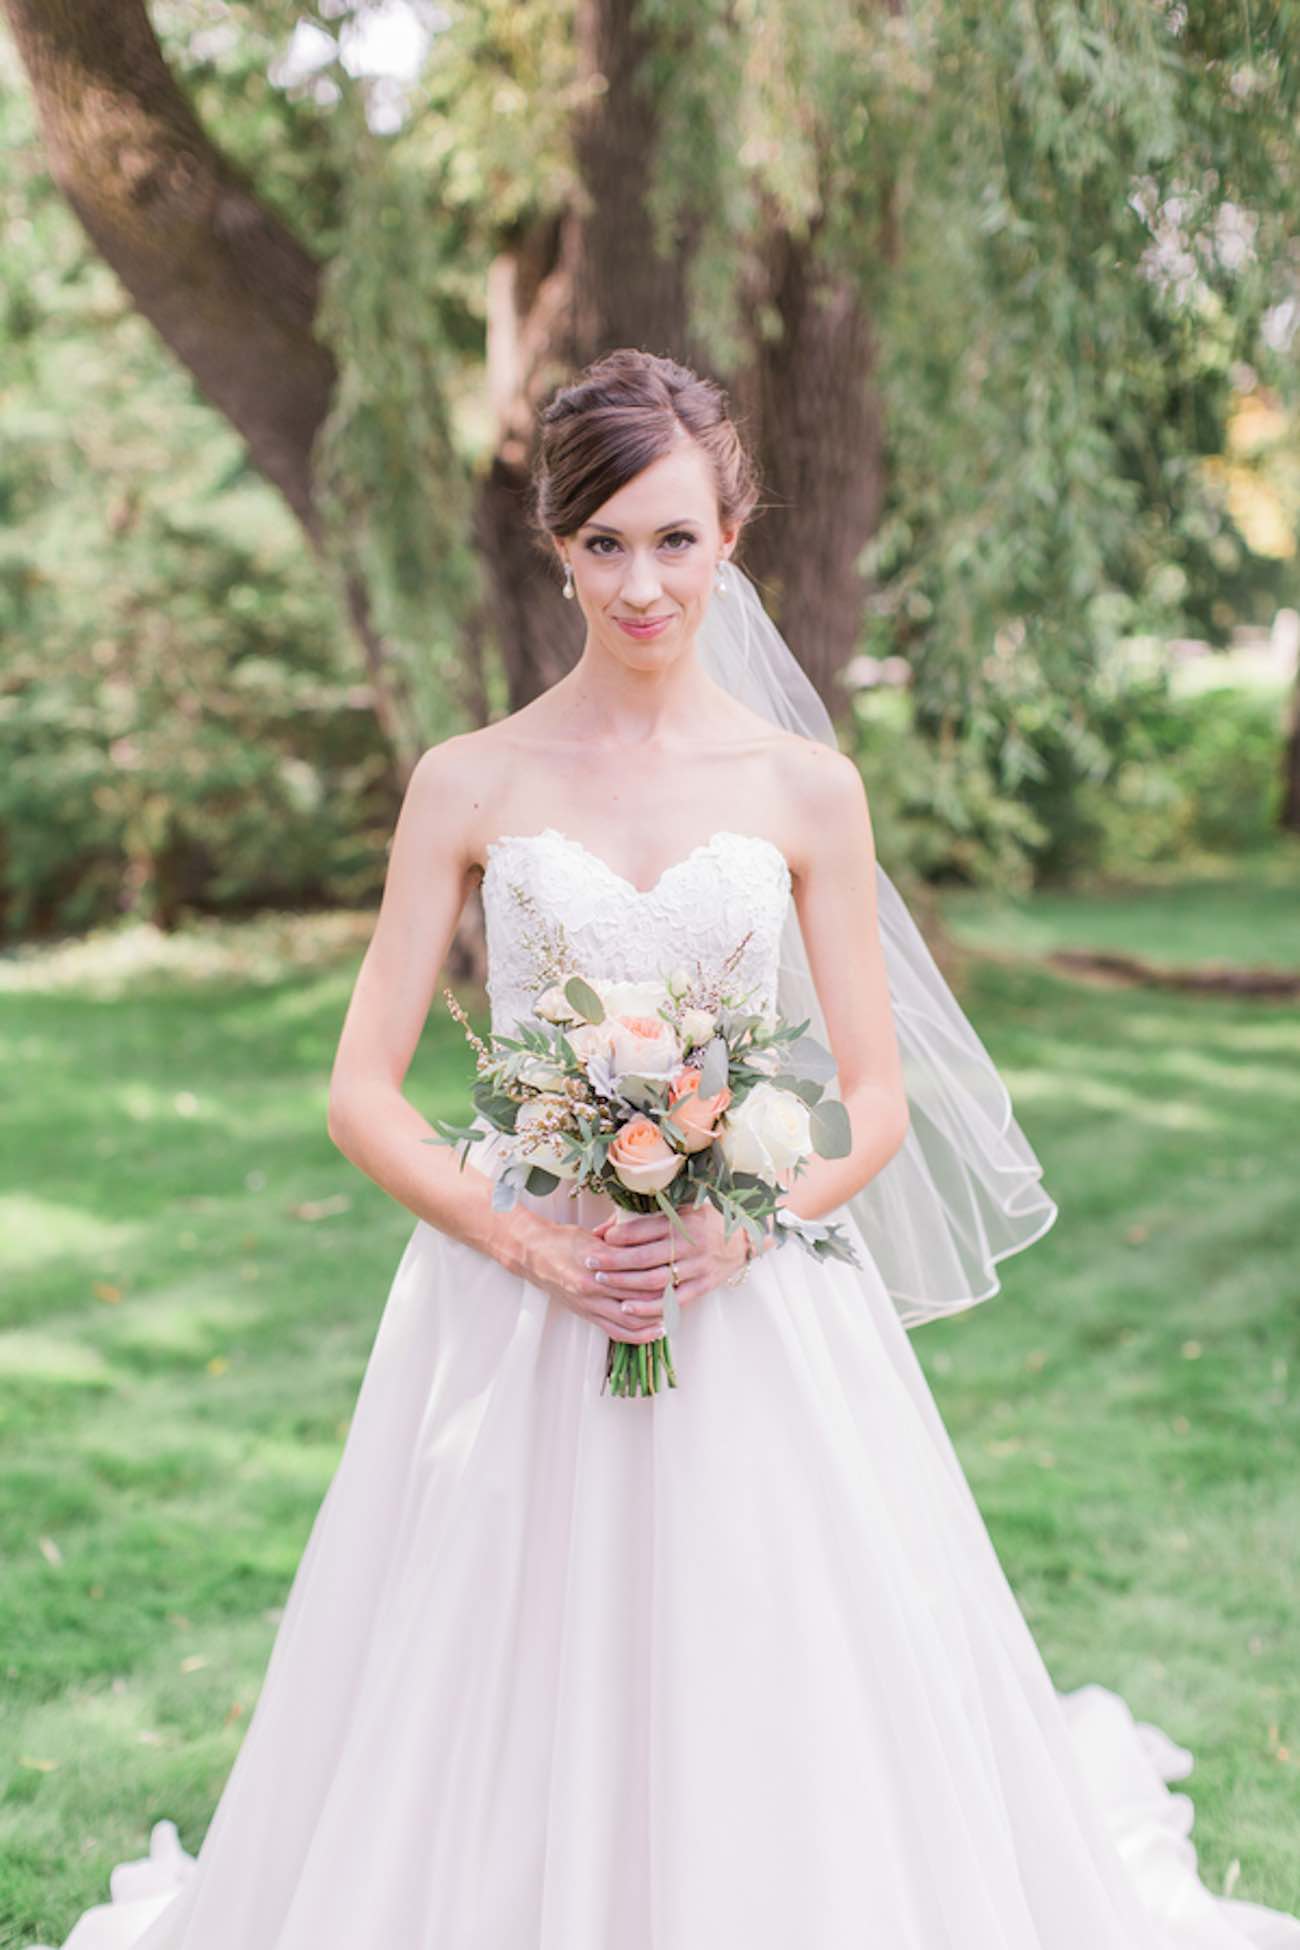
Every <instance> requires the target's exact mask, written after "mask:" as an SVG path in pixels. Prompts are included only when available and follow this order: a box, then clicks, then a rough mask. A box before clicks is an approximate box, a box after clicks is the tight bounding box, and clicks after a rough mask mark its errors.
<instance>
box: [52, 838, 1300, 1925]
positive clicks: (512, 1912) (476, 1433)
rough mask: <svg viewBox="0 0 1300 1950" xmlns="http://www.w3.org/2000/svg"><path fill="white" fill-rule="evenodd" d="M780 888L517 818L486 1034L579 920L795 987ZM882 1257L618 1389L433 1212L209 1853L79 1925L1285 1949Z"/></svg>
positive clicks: (752, 1310)
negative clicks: (781, 943)
mask: <svg viewBox="0 0 1300 1950" xmlns="http://www.w3.org/2000/svg"><path fill="white" fill-rule="evenodd" d="M790 897H791V885H790V873H789V868H788V866H787V863H786V861H785V859H784V858H783V856H782V855H781V853H780V852H779V851H778V849H777V848H776V847H775V846H774V845H773V844H772V843H771V842H770V841H768V840H765V839H760V838H758V837H756V836H754V835H749V834H742V833H735V832H718V833H715V834H714V835H713V836H712V838H710V839H709V840H707V841H705V842H704V843H703V844H701V845H700V846H697V847H695V848H694V849H693V850H692V851H691V852H690V853H689V854H688V855H687V856H686V857H684V858H683V859H681V860H678V861H676V862H675V863H674V864H673V865H672V866H670V867H669V868H668V869H667V871H666V872H665V873H664V874H663V875H661V877H660V879H659V880H658V882H657V883H656V885H655V886H654V887H653V888H650V889H648V890H645V891H641V890H638V889H637V888H636V887H634V886H633V885H632V884H631V882H629V881H627V880H626V879H624V878H623V877H622V876H621V875H619V874H617V873H616V872H614V870H613V869H612V868H611V867H609V866H608V865H607V864H606V863H605V862H603V861H602V860H600V859H598V858H597V857H596V856H595V855H594V854H593V853H591V852H590V850H589V849H587V848H586V847H585V846H583V845H581V844H580V843H579V842H577V841H575V840H573V839H571V838H568V837H567V836H566V835H564V834H563V833H561V832H558V831H557V830H556V829H554V828H546V829H545V830H543V831H542V832H540V833H531V834H515V835H507V836H503V837H502V838H500V839H498V840H497V841H496V842H495V843H494V845H493V847H492V849H491V852H490V857H489V862H488V870H487V874H486V876H485V881H484V888H483V898H484V906H485V913H486V920H487V929H488V953H489V970H490V982H489V996H490V1000H491V1004H492V1016H493V1024H494V1027H496V1028H498V1029H503V1030H508V1028H509V1026H510V1025H511V1024H512V1023H513V1022H514V1021H515V1020H517V1019H518V1018H519V1017H520V1016H521V1015H522V1014H524V1013H525V1012H526V1011H527V1009H528V1005H529V998H530V996H531V995H533V994H535V993H536V988H537V982H536V969H535V963H534V960H533V954H534V951H535V949H536V947H537V946H538V944H539V942H540V941H541V940H542V939H543V938H544V937H545V936H546V934H547V933H548V932H549V931H550V930H553V929H554V928H555V927H556V926H557V925H558V924H562V925H563V927H564V928H565V929H566V930H567V933H568V935H569V938H570V940H571V942H572V943H573V945H574V947H575V948H576V949H577V950H578V951H579V953H580V954H581V956H582V959H583V962H584V965H585V966H586V967H587V968H588V969H590V970H591V971H592V972H593V973H596V974H603V975H608V976H611V977H627V978H635V977H646V976H650V975H654V974H658V973H659V972H661V971H663V970H665V969H667V968H669V967H671V966H673V965H675V964H677V963H680V962H688V963H693V962H694V961H695V960H696V958H697V957H698V958H700V959H701V960H703V961H705V962H706V965H707V963H708V961H709V959H710V958H711V957H716V958H717V959H719V960H720V959H721V958H722V957H723V956H724V955H725V954H727V953H728V952H729V951H730V949H731V948H732V946H733V944H734V943H735V942H736V941H737V940H738V939H739V938H740V937H741V936H743V935H744V934H745V933H746V932H747V931H748V933H749V942H748V945H747V948H746V950H745V959H744V961H743V962H742V964H741V969H742V974H743V975H744V976H745V977H746V978H747V979H748V980H751V981H754V982H757V983H758V984H759V989H760V993H763V991H764V986H765V985H766V992H765V997H764V999H765V1002H766V1003H767V1004H769V1005H770V1004H774V1001H775V992H774V986H773V984H774V970H775V963H776V951H777V943H778V938H779V934H780V929H781V923H782V920H783V917H784V915H785V912H786V904H787V902H788V901H789V899H790ZM495 1142H496V1140H495V1138H494V1137H493V1136H491V1135H487V1136H485V1138H484V1139H483V1141H482V1146H481V1148H479V1147H476V1151H475V1154H474V1155H475V1157H476V1158H477V1159H478V1161H479V1162H480V1163H486V1162H487V1160H488V1158H489V1155H490V1152H491V1147H492V1145H493V1144H494V1143H495ZM471 1168H472V1166H469V1165H467V1166H466V1169H467V1170H468V1169H471ZM530 1203H531V1204H532V1205H533V1206H534V1208H535V1209H537V1210H539V1211H545V1212H549V1213H550V1214H552V1215H553V1216H554V1218H555V1219H556V1220H558V1221H559V1222H560V1223H561V1224H565V1223H578V1224H584V1225H589V1224H592V1223H594V1222H596V1221H597V1220H598V1219H600V1218H601V1217H603V1216H604V1215H605V1214H606V1213H607V1212H608V1211H609V1209H610V1207H609V1204H608V1202H607V1201H606V1200H604V1199H597V1198H596V1197H595V1196H594V1195H592V1194H591V1193H588V1192H583V1193H581V1194H580V1195H579V1196H578V1198H577V1199H576V1200H575V1199H573V1198H572V1197H571V1196H570V1194H569V1191H568V1189H567V1188H566V1187H564V1186H561V1187H560V1188H559V1189H558V1190H557V1191H555V1192H553V1193H551V1194H549V1195H548V1196H547V1197H546V1198H544V1199H530ZM828 1216H832V1217H834V1216H842V1213H841V1214H831V1215H828ZM854 1234H855V1239H856V1241H857V1243H858V1244H859V1245H860V1246H861V1234H860V1233H859V1232H858V1231H857V1229H856V1227H855V1228H854ZM863 1257H864V1259H865V1260H866V1262H867V1270H866V1272H865V1273H864V1272H863V1271H861V1270H860V1269H857V1268H854V1267H852V1266H849V1265H848V1264H846V1263H844V1262H841V1261H816V1260H814V1259H812V1258H811V1256H809V1255H808V1254H807V1253H806V1252H805V1251H804V1250H803V1248H801V1247H800V1246H799V1245H797V1244H796V1243H794V1242H793V1241H791V1242H788V1243H787V1244H785V1245H784V1246H782V1247H781V1248H780V1250H778V1251H776V1252H773V1253H771V1254H770V1255H768V1256H767V1257H766V1258H764V1259H762V1260H761V1261H759V1262H757V1263H756V1264H755V1265H754V1267H753V1269H752V1270H751V1272H750V1274H749V1277H748V1279H747V1280H746V1281H745V1282H744V1283H743V1284H741V1285H739V1286H737V1287H734V1288H729V1287H727V1286H725V1285H724V1286H720V1287H718V1288H715V1289H714V1291H713V1292H711V1293H709V1294H707V1295H706V1296H705V1297H704V1298H703V1299H701V1300H699V1301H698V1302H696V1303H695V1304H694V1305H692V1306H689V1307H687V1308H686V1309H685V1310H684V1312H683V1313H682V1316H681V1320H680V1322H679V1325H678V1328H677V1331H676V1333H675V1335H674V1337H673V1354H674V1362H675V1367H676V1372H677V1380H678V1386H677V1387H676V1388H675V1389H666V1390H664V1391H663V1392H661V1393H660V1394H658V1395H657V1396H653V1397H641V1398H631V1399H628V1398H623V1397H616V1396H613V1395H611V1394H609V1393H607V1392H602V1388H601V1382H602V1376H603V1372H604V1366H605V1357H606V1348H607V1339H606V1336H605V1334H604V1333H603V1331H602V1330H600V1329H598V1328H596V1327H595V1326H593V1325H592V1324H591V1323H590V1322H588V1321H585V1320H582V1319H580V1318H579V1317H578V1316H577V1315H576V1314H574V1313H572V1312H570V1311H569V1310H568V1309H566V1308H564V1307H563V1306H561V1305H559V1304H558V1303H556V1302H553V1301H551V1300H550V1299H548V1297H547V1296H546V1295H545V1294H544V1293H543V1292H542V1291H541V1290H540V1289H539V1288H537V1287H535V1286H533V1285H531V1284H530V1283H529V1282H527V1281H526V1280H524V1279H521V1278H519V1277H516V1276H515V1275H513V1274H511V1273H509V1272H507V1271H506V1270H505V1269H504V1268H503V1267H502V1266H501V1265H500V1264H498V1262H497V1261H495V1260H493V1259H491V1258H489V1257H487V1256H485V1255H483V1254H481V1253H479V1252H477V1251H475V1250H474V1249H472V1248H470V1247H468V1246H465V1245H463V1244H461V1243H460V1242H459V1241H457V1240H454V1239H452V1238H451V1237H449V1236H447V1235H445V1234H443V1233H441V1232H440V1231H438V1230H437V1229H436V1228H435V1227H433V1226H430V1225H427V1224H425V1223H424V1222H419V1223H417V1224H416V1226H415V1229H414V1231H413V1233H412V1234H411V1237H410V1240H409V1243H408V1245H407V1247H406V1250H405V1252H404V1254H403V1256H402V1259H401V1262H400V1264H399V1266H398V1268H397V1271H396V1275H395V1277H394V1280H393V1284H392V1288H391V1291H390V1293H389V1296H388V1300H387V1304H386V1306H385V1308H384V1312H383V1316H382V1319H381V1320H380V1323H379V1327H378V1331H377V1334H376V1337H375V1341H374V1345H373V1348H372V1351H371V1354H370V1358H369V1362H368V1365H367V1368H366V1371H365V1376H364V1379H363V1382H362V1385H361V1389H360V1393H359V1396H358V1399H357V1403H356V1409H355V1413H354V1415H353V1418H352V1421H351V1424H350V1427H349V1431H348V1435H347V1440H346V1443H345V1445H344V1449H343V1454H342V1457H341V1459H340V1461H339V1465H338V1468H337V1471H336V1473H335V1475H334V1478H333V1480H332V1482H331V1483H330V1486H329V1489H328V1491H327V1493H326V1495H325V1497H324V1499H323V1501H322V1503H321V1506H320V1509H319V1511H318V1513H317V1516H316V1520H315V1523H314V1526H313V1528H312V1531H311V1535H310V1538H309V1540H308V1543H307V1546H306V1549H305V1551H304V1553H303V1556H302V1559H301V1562H300V1565H299V1568H298V1571H297V1574H296V1576H295V1578H294V1581H293V1584H292V1587H291V1590H290V1592H289V1595H288V1600H287V1604H286V1607H285V1611H284V1614H283V1618H282V1621H281V1623H280V1627H279V1631H278V1635H277V1637H276V1641H275V1644H274V1647H273V1650H272V1653H271V1657H270V1661H269V1664H268V1666H267V1669H266V1673H265V1677H264V1681H263V1685H262V1689H261V1693H260V1697H259V1700H258V1703H257V1707H256V1710H255V1712H254V1714H253V1716H252V1719H251V1721H250V1724H249V1727H248V1730H247V1732H246V1734H245V1737H244V1741H243V1744H242V1746H241V1748H240V1751H239V1753H238V1756H237V1758H236V1761H235V1765H234V1767H233V1769H232V1771H231V1773H230V1776H229V1778H228V1780H227V1783H226V1786H225V1790H224V1793H223V1795H222V1797H221V1800H220V1802H219V1804H218V1806H217V1809H216V1812H215V1814H214V1816H213V1818H212V1821H211V1823H210V1824H209V1827H208V1830H207V1833H206V1836H205V1837H204V1840H203V1843H202V1847H201V1849H200V1851H199V1853H198V1856H197V1857H192V1856H190V1855H188V1854H186V1853H185V1851H184V1850H183V1849H182V1848H181V1847H180V1844H179V1839H178V1836H177V1832H176V1829H175V1827H174V1825H173V1824H172V1823H170V1822H167V1821H160V1822H158V1823H157V1824H156V1825H155V1827H154V1830H153V1837H152V1846H151V1850H150V1853H149V1854H148V1855H147V1856H144V1857H141V1858H139V1859H137V1860H134V1861H131V1862H125V1863H122V1864H120V1865H119V1866H118V1868H117V1869H116V1870H115V1871H114V1872H113V1877H112V1882H111V1890H112V1901H111V1902H108V1903H104V1904H100V1905H98V1906H97V1907H96V1908H94V1909H93V1910H90V1911H88V1912H86V1914H85V1915H84V1916H83V1917H82V1918H81V1920H80V1922H79V1923H78V1924H77V1925H76V1927H75V1929H74V1930H73V1932H72V1935H71V1937H70V1938H69V1939H68V1940H67V1950H122V1946H126V1945H131V1946H133V1950H1243V1946H1248V1945H1249V1946H1255V1950H1298V1947H1300V1920H1297V1919H1296V1918H1294V1917H1291V1916H1287V1915H1284V1914H1283V1913H1282V1912H1280V1911H1276V1910H1271V1909H1266V1908H1264V1907H1262V1906H1260V1905H1257V1904H1253V1903H1250V1902H1246V1901H1241V1900H1234V1899H1232V1898H1230V1897H1226V1896H1222V1895H1217V1894H1214V1893H1212V1892H1210V1891H1209V1890H1207V1889H1206V1888H1205V1887H1204V1885H1203V1884H1202V1882H1201V1880H1200V1878H1199V1876H1198V1873H1197V1866H1196V1854H1195V1850H1194V1848H1193V1845H1192V1842H1191V1839H1190V1829H1191V1826H1192V1814H1193V1807H1192V1802H1191V1800H1190V1799H1189V1797H1188V1796H1187V1795H1186V1794H1184V1793H1176V1792H1173V1791H1172V1790H1171V1789H1170V1787H1169V1786H1168V1782H1170V1781H1171V1780H1175V1779H1178V1778H1180V1777H1181V1776H1183V1775H1185V1774H1186V1773H1187V1772H1188V1770H1189V1768H1190V1766H1191V1760H1192V1757H1191V1755H1190V1754H1189V1753H1187V1752H1186V1751H1185V1750H1184V1749H1182V1748H1181V1747H1179V1746H1177V1745H1176V1744H1174V1742H1173V1741H1171V1740H1170V1739H1169V1738H1168V1737H1166V1735H1165V1734H1164V1733H1163V1732H1161V1731H1160V1730H1159V1729H1158V1728H1156V1727H1153V1726H1149V1725H1144V1724H1141V1723H1135V1722H1134V1720H1133V1718H1132V1717H1131V1715H1130V1713H1129V1710H1128V1708H1127V1706H1126V1705H1125V1703H1124V1701H1123V1700H1122V1699H1121V1698H1120V1697H1119V1696H1118V1695H1117V1694H1115V1693H1113V1692H1110V1691H1108V1690H1106V1689H1105V1688H1103V1687H1101V1686H1096V1685H1088V1686H1083V1687H1081V1688H1079V1689H1078V1690H1076V1691H1074V1692H1071V1693H1066V1694H1058V1693H1057V1692H1056V1690H1055V1689H1054V1687H1053V1684H1052V1681H1051V1679H1050V1678H1049V1676H1048V1673H1047V1670H1046V1668H1045V1666H1044V1664H1043V1662H1042V1658H1041V1655H1040V1654H1039V1652H1038V1650H1037V1648H1036V1646H1035V1643H1034V1640H1033V1638H1032V1636H1031V1634H1030V1632H1029V1629H1028V1627H1027V1625H1026V1623H1025V1620H1024V1617H1023V1615H1022V1613H1021V1611H1020V1609H1019V1607H1018V1605H1017V1603H1016V1599H1015V1596H1014V1594H1013V1592H1012V1590H1011V1588H1010V1586H1009V1584H1008V1583H1007V1580H1006V1577H1005V1575H1004V1573H1003V1571H1002V1569H1001V1566H1000V1563H999V1560H998V1558H997V1556H996V1555H995V1553H994V1550H993V1546H992V1544H991V1542H990V1539H989V1536H988V1533H987V1531H986V1529H985V1526H984V1523H983V1520H982V1518H981V1516H980V1513H979V1510H978V1508H977V1506H976V1504H975V1502H974V1500H973V1498H972V1496H971V1493H970V1490H969V1487H968V1485H967V1483H966V1480H965V1477H964V1475H963V1473H962V1470H961V1467H960V1465H959V1462H958V1459H957V1455H956V1452H955V1450H954V1449H953V1446H952V1444H951V1442H950V1440H949V1438H948V1435H947V1433H946V1431H945V1429H944V1426H943V1424H942V1422H941V1420H940V1417H939V1414H938V1411H937V1409H936V1406H935V1404H934V1401H933V1398H932V1396H931V1394H930V1392H929V1389H928V1387H927V1384H926V1382H925V1379H924V1377H923V1374H922V1370H921V1368H920V1366H919V1365H918V1362H917V1359H916V1356H915V1354H914V1352H913V1350H912V1346H911V1344H910V1341H909V1337H908V1333H907V1331H906V1330H905V1329H904V1327H903V1326H902V1325H901V1324H900V1321H899V1319H898V1315H897V1312H896V1309H895V1307H894V1305H893V1303H892V1301H891V1299H890V1298H889V1295H888V1294H887V1292H886V1291H885V1289H884V1286H883V1284H882V1282H881V1281H880V1278H879V1275H878V1273H877V1272H876V1269H875V1266H874V1263H873V1262H871V1261H870V1259H869V1257H868V1255H867V1254H866V1251H865V1248H863ZM1296 1839H1297V1845H1298V1846H1300V1832H1298V1833H1297V1838H1296Z"/></svg>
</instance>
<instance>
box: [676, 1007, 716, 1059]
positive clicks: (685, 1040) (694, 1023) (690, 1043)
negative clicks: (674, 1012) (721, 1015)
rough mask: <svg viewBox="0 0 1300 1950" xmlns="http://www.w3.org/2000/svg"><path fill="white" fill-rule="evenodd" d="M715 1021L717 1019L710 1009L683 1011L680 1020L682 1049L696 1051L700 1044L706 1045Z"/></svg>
mask: <svg viewBox="0 0 1300 1950" xmlns="http://www.w3.org/2000/svg"><path fill="white" fill-rule="evenodd" d="M716 1021H717V1017H716V1016H715V1015H714V1013H713V1011H712V1010H711V1009H684V1010H683V1011H682V1020H681V1032H682V1044H683V1047H684V1048H686V1049H698V1047H699V1045H700V1044H701V1043H707V1042H708V1040H709V1038H710V1036H711V1035H712V1034H713V1026H714V1024H715V1023H716Z"/></svg>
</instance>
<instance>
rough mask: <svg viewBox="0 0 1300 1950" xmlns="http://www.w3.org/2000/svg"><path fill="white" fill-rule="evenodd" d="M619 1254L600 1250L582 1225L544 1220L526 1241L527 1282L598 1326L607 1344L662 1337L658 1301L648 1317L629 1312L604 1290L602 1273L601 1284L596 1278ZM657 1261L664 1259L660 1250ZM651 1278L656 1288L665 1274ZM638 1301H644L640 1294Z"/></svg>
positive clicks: (605, 1281) (609, 1290)
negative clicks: (528, 1246)
mask: <svg viewBox="0 0 1300 1950" xmlns="http://www.w3.org/2000/svg"><path fill="white" fill-rule="evenodd" d="M665 1223H666V1222H665ZM642 1250H643V1251H644V1248H643V1249H642ZM624 1251H625V1249H623V1248H618V1247H606V1244H605V1241H604V1239H603V1238H602V1237H601V1236H600V1232H599V1230H598V1229H597V1230H594V1231H589V1230H588V1228H587V1227H586V1226H579V1225H560V1224H558V1223H555V1222H554V1221H548V1222H547V1223H546V1224H545V1225H544V1226H543V1227H542V1228H541V1229H540V1230H539V1232H538V1234H537V1237H536V1238H535V1239H534V1240H533V1241H532V1242H531V1245H530V1250H529V1257H528V1278H529V1279H530V1280H531V1281H532V1282H533V1284H534V1285H535V1286H539V1287H541V1289H542V1291H543V1292H544V1293H547V1294H549V1295H550V1297H551V1298H552V1299H553V1300H558V1301H559V1303H560V1305H561V1306H563V1307H567V1308H568V1309H569V1310H570V1312H571V1313H575V1314H578V1315H579V1316H580V1317H581V1318H582V1319H583V1320H590V1321H591V1322H592V1323H593V1324H594V1325H595V1326H597V1327H603V1328H604V1330H605V1332H606V1333H607V1334H608V1335H609V1336H610V1338H611V1340H615V1341H633V1342H636V1343H641V1342H645V1341H654V1340H658V1338H659V1336H660V1335H661V1334H662V1332H663V1306H662V1302H661V1303H660V1305H659V1307H658V1308H657V1309H656V1310H655V1312H654V1314H653V1315H651V1314H643V1313H640V1312H637V1311H632V1310H630V1309H627V1308H625V1307H623V1306H622V1305H621V1304H620V1294H619V1293H618V1292H615V1291H614V1289H613V1287H612V1286H611V1285H610V1283H609V1276H608V1274H606V1277H605V1278H604V1279H603V1280H597V1278H596V1273H597V1271H598V1270H599V1267H600V1265H601V1264H602V1263H608V1264H613V1263H615V1262H616V1261H617V1260H621V1258H622V1256H623V1253H624ZM662 1257H663V1258H664V1259H665V1260H666V1259H667V1252H666V1250H665V1251H664V1252H663V1254H662ZM656 1277H657V1278H658V1281H659V1284H660V1286H662V1285H663V1283H664V1280H665V1278H666V1269H663V1268H661V1270H660V1272H659V1274H658V1275H657V1276H656ZM640 1297H641V1298H643V1299H644V1298H645V1294H644V1292H642V1294H641V1296H640Z"/></svg>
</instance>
